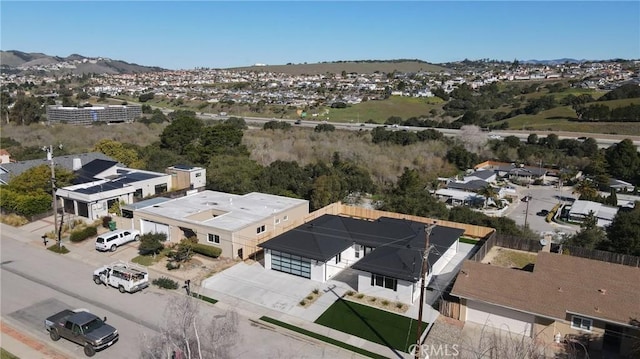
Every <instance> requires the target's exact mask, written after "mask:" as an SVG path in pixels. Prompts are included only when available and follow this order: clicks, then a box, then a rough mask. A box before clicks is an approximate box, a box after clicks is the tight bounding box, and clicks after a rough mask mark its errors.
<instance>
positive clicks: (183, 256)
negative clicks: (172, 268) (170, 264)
mask: <svg viewBox="0 0 640 359" xmlns="http://www.w3.org/2000/svg"><path fill="white" fill-rule="evenodd" d="M196 243H198V238H196V237H191V238H185V239H183V240H181V241H180V243H178V245H177V246H175V247H173V249H172V250H171V252H169V254H167V257H169V258H170V259H171V260H172V261H174V262H177V263H181V262H188V261H189V260H190V259H191V257H193V254H194V253H195V252H194V251H193V246H194V245H195V244H196Z"/></svg>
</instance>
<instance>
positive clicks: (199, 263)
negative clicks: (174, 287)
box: [150, 254, 238, 285]
mask: <svg viewBox="0 0 640 359" xmlns="http://www.w3.org/2000/svg"><path fill="white" fill-rule="evenodd" d="M167 262H168V259H167V258H163V259H162V260H160V261H158V262H157V263H154V264H153V265H152V266H151V267H150V268H152V269H154V270H155V271H158V272H161V273H166V274H167V275H168V276H171V277H177V278H179V279H182V280H186V279H190V280H191V283H192V284H195V285H200V283H201V282H202V281H203V280H204V279H206V278H208V277H210V276H212V275H214V274H215V273H218V272H221V271H223V270H225V269H227V268H229V267H231V266H233V265H234V264H236V263H238V261H236V260H233V259H231V258H222V257H218V258H209V257H205V256H202V255H198V254H196V255H194V256H193V258H191V260H189V261H188V262H184V263H181V264H180V268H178V269H172V270H169V269H167Z"/></svg>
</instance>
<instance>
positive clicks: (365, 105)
mask: <svg viewBox="0 0 640 359" xmlns="http://www.w3.org/2000/svg"><path fill="white" fill-rule="evenodd" d="M434 108H439V109H441V108H442V99H440V98H438V97H429V98H417V97H403V96H391V97H389V98H388V99H386V100H381V101H365V102H361V103H359V104H356V105H351V106H350V107H347V108H330V109H329V114H328V117H329V121H330V122H354V123H356V122H360V123H362V122H366V121H368V120H373V121H375V122H377V123H384V122H385V121H386V120H387V119H388V118H389V117H391V116H398V117H401V118H402V119H403V120H406V119H408V118H410V117H418V116H424V115H428V114H429V111H431V110H432V109H434ZM320 112H322V111H320ZM318 119H320V120H323V119H326V118H320V117H318Z"/></svg>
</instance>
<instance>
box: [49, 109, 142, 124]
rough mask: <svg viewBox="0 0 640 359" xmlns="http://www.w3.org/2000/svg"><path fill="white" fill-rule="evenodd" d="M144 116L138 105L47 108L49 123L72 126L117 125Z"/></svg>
mask: <svg viewBox="0 0 640 359" xmlns="http://www.w3.org/2000/svg"><path fill="white" fill-rule="evenodd" d="M140 116H142V107H141V106H138V105H111V106H93V107H64V106H59V105H52V106H47V122H48V123H49V124H54V123H60V122H64V123H68V124H72V125H91V124H93V123H96V122H106V123H116V122H127V121H133V120H134V119H136V118H138V117H140Z"/></svg>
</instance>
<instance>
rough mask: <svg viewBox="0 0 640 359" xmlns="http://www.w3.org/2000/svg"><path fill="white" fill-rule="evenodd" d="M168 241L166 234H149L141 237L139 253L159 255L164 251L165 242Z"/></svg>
mask: <svg viewBox="0 0 640 359" xmlns="http://www.w3.org/2000/svg"><path fill="white" fill-rule="evenodd" d="M166 240H167V235H166V234H164V233H147V234H143V235H142V236H140V244H139V245H138V251H139V252H140V254H158V253H160V251H162V250H163V249H164V244H163V242H164V241H166Z"/></svg>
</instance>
